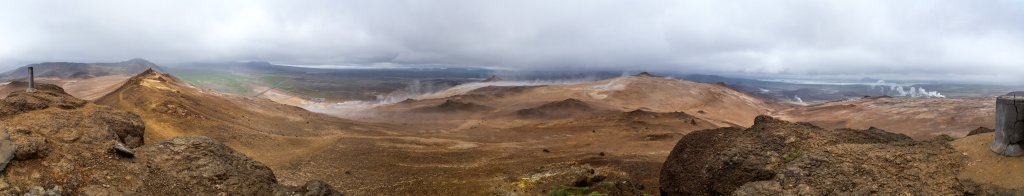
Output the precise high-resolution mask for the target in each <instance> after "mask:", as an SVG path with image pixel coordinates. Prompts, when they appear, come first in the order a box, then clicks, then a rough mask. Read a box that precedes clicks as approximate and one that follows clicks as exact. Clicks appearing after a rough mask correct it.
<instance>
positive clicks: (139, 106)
mask: <svg viewBox="0 0 1024 196" xmlns="http://www.w3.org/2000/svg"><path fill="white" fill-rule="evenodd" d="M96 102H97V103H98V104H102V105H108V106H111V107H114V108H119V109H122V110H126V111H130V112H134V113H137V114H139V115H140V116H141V117H142V119H143V120H144V121H145V122H146V130H147V134H146V140H150V141H154V140H164V139H167V138H171V137H175V136H187V135H201V136H209V137H211V138H214V139H216V140H218V141H221V142H224V143H227V144H228V145H229V146H231V147H232V148H234V149H236V150H239V151H241V152H242V153H244V154H246V155H249V156H251V157H253V158H255V159H256V160H259V161H261V162H264V163H266V164H268V165H269V166H271V168H274V169H275V170H279V171H283V172H282V173H281V174H282V175H281V177H282V178H283V179H285V180H286V182H292V183H295V182H301V181H304V180H303V179H304V177H297V176H296V175H299V172H298V171H296V169H299V168H296V167H294V166H293V165H292V164H294V163H295V162H294V160H295V159H297V158H299V157H304V156H309V155H311V154H316V153H317V152H318V151H319V150H321V149H323V148H324V147H325V146H324V145H326V144H330V143H331V142H333V141H334V140H336V138H335V137H336V136H340V135H344V134H355V133H360V134H362V133H365V134H377V133H378V132H376V130H381V128H379V127H377V126H376V125H372V124H367V123H358V122H354V121H349V120H344V119H339V118H334V117H330V116H326V115H323V114H316V113H311V112H308V111H305V110H303V109H301V108H297V107H293V106H287V105H282V104H277V103H274V102H271V101H269V100H265V99H250V98H244V97H235V96H231V95H226V94H220V93H214V92H209V91H204V90H201V89H198V88H194V87H192V86H190V85H188V84H185V83H182V82H181V81H179V80H178V79H177V78H175V77H173V76H170V75H167V74H164V73H160V72H158V71H153V70H147V71H146V72H144V73H142V74H139V75H138V76H135V77H133V78H131V79H129V80H128V81H127V82H126V83H125V84H124V85H123V86H121V87H120V88H118V89H117V90H116V91H114V92H112V93H110V94H108V95H106V96H104V97H102V98H100V99H98V100H97V101H96ZM303 172H315V171H303Z"/></svg>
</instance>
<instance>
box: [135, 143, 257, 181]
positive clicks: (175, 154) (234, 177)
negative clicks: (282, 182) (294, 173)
mask: <svg viewBox="0 0 1024 196" xmlns="http://www.w3.org/2000/svg"><path fill="white" fill-rule="evenodd" d="M136 150H137V152H136V153H137V158H138V161H139V162H141V163H143V164H145V165H146V166H147V167H146V168H147V170H146V171H144V174H143V177H142V182H143V186H142V188H141V189H142V192H143V193H147V194H149V195H190V194H194V193H220V192H225V193H228V194H231V195H259V194H266V193H272V192H274V188H275V184H276V183H277V179H276V178H275V176H274V173H273V172H272V171H271V170H270V168H268V167H267V166H265V165H263V164H260V163H259V162H256V161H255V160H252V159H250V158H249V157H246V156H245V155H242V154H241V153H238V152H236V151H234V150H232V149H231V148H230V147H228V146H227V145H224V144H221V143H219V142H216V141H214V140H213V139H210V138H207V137H196V136H187V137H176V138H173V139H170V140H167V141H163V142H160V143H156V144H151V145H145V146H142V147H139V148H138V149H136Z"/></svg>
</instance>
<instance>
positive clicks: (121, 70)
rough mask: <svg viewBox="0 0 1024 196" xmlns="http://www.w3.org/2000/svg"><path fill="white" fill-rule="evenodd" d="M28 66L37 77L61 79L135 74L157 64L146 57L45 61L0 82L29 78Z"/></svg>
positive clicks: (2, 77)
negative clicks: (78, 61) (96, 60)
mask: <svg viewBox="0 0 1024 196" xmlns="http://www.w3.org/2000/svg"><path fill="white" fill-rule="evenodd" d="M28 67H33V68H34V69H35V70H34V71H35V75H36V77H57V78H61V79H75V78H91V77H98V76H107V75H135V74H139V73H142V72H143V71H146V69H149V68H156V69H159V68H158V67H157V65H156V64H154V63H152V62H149V61H147V60H145V59H139V58H136V59H131V60H127V61H122V62H117V63H72V62H45V63H36V64H31V65H25V66H21V67H19V68H17V69H14V70H11V71H7V72H4V73H3V74H0V82H10V81H14V80H20V79H24V78H28Z"/></svg>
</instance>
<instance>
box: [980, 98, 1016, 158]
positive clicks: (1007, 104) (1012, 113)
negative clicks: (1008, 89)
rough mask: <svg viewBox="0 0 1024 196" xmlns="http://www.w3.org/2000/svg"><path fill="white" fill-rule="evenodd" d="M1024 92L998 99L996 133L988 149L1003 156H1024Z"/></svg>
mask: <svg viewBox="0 0 1024 196" xmlns="http://www.w3.org/2000/svg"><path fill="white" fill-rule="evenodd" d="M1021 145H1024V91H1017V92H1012V93H1009V94H1006V95H1003V96H999V97H997V98H996V133H995V138H994V139H993V140H992V144H990V145H989V146H988V147H989V149H991V150H992V152H995V153H998V154H1000V155H1003V156H1020V155H1022V154H1024V149H1021Z"/></svg>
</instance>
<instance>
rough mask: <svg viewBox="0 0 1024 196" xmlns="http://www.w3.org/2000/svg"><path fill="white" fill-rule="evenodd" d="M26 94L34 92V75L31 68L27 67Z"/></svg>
mask: <svg viewBox="0 0 1024 196" xmlns="http://www.w3.org/2000/svg"><path fill="white" fill-rule="evenodd" d="M26 91H28V92H30V93H31V92H36V75H35V73H33V72H32V67H28V90H26Z"/></svg>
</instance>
